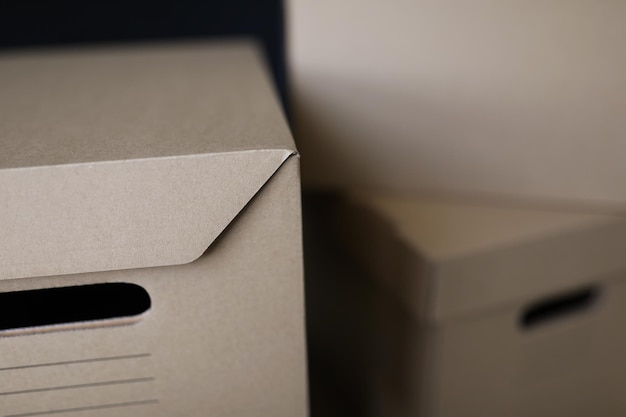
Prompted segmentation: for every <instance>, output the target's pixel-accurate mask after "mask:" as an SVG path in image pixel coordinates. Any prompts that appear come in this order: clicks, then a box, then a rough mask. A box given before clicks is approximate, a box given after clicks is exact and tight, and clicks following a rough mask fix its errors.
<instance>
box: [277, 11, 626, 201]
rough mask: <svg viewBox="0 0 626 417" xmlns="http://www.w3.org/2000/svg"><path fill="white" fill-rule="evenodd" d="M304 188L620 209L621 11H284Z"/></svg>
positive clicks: (624, 124) (623, 174) (624, 169)
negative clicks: (359, 189)
mask: <svg viewBox="0 0 626 417" xmlns="http://www.w3.org/2000/svg"><path fill="white" fill-rule="evenodd" d="M288 6H289V7H288V10H289V22H290V23H289V25H290V32H289V35H290V37H289V39H290V42H289V56H290V62H291V66H292V78H293V103H294V119H295V122H296V123H295V126H296V127H295V132H296V134H295V136H296V138H297V140H298V142H299V143H298V145H299V149H300V150H301V152H302V154H303V155H304V157H305V158H304V163H303V175H304V179H305V183H307V184H309V185H317V186H325V187H328V186H332V187H336V186H354V185H358V186H362V187H370V188H372V187H381V188H385V189H388V188H395V189H402V190H410V191H415V190H423V189H435V190H438V191H447V192H463V193H474V194H476V193H479V194H485V195H498V196H505V197H508V198H512V199H536V198H541V199H546V200H551V199H555V200H561V199H564V200H575V201H582V202H585V203H586V202H588V201H589V200H593V201H595V202H596V203H598V202H603V203H606V204H609V203H615V204H616V205H618V206H621V207H624V202H626V186H625V185H624V178H626V165H625V164H624V163H623V160H622V159H623V158H622V156H623V155H624V153H625V148H624V141H623V138H624V136H625V135H626V121H625V120H626V119H625V118H624V117H623V114H624V111H623V109H624V108H625V106H626V81H625V80H626V77H624V73H626V49H625V48H624V47H623V39H625V38H626V26H625V25H624V24H623V17H624V15H625V14H626V3H624V2H622V1H619V0H617V1H616V0H600V1H593V2H590V1H586V0H573V1H560V0H549V1H543V2H527V1H521V0H514V1H504V2H502V1H499V0H471V1H464V2H451V1H437V0H419V1H414V0H400V1H394V2H385V1H380V0H365V1H357V0H321V1H307V0H291V1H290V2H289V3H288Z"/></svg>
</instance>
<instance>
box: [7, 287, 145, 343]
mask: <svg viewBox="0 0 626 417" xmlns="http://www.w3.org/2000/svg"><path fill="white" fill-rule="evenodd" d="M150 306H151V300H150V295H148V292H147V291H146V290H145V289H144V288H142V287H140V286H139V285H136V284H129V283H122V282H114V283H102V284H91V285H78V286H71V287H57V288H44V289H37V290H26V291H13V292H5V293H0V335H16V334H28V333H39V332H46V331H54V330H68V329H78V328H91V327H101V326H115V325H123V324H130V323H133V322H137V321H139V319H140V316H141V315H142V314H143V313H145V312H146V311H148V310H149V309H150Z"/></svg>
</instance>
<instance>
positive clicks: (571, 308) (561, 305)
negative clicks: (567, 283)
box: [520, 287, 600, 329]
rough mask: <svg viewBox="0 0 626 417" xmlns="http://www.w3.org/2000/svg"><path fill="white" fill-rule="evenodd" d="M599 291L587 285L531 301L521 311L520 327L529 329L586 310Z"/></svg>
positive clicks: (591, 304)
mask: <svg viewBox="0 0 626 417" xmlns="http://www.w3.org/2000/svg"><path fill="white" fill-rule="evenodd" d="M599 292H600V291H599V290H598V288H596V287H587V288H583V289H579V290H576V291H571V292H567V293H563V294H560V295H556V296H554V297H550V298H547V299H545V300H541V301H539V302H536V303H533V304H531V305H530V306H528V307H527V308H526V309H525V310H524V312H523V313H522V316H521V320H520V322H521V327H522V328H523V329H531V328H535V327H538V326H540V325H542V324H546V323H549V322H552V321H554V320H557V319H560V318H563V317H566V316H570V315H573V314H580V313H583V312H586V311H588V310H589V309H590V308H591V307H593V305H594V304H595V302H596V300H597V299H598V295H599Z"/></svg>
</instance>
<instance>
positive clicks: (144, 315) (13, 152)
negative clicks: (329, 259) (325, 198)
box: [0, 43, 307, 417]
mask: <svg viewBox="0 0 626 417" xmlns="http://www.w3.org/2000/svg"><path fill="white" fill-rule="evenodd" d="M0 91H2V94H1V95H0V195H1V201H0V230H1V231H2V232H1V234H0V300H1V301H2V302H1V303H0V322H1V324H2V326H3V327H2V331H0V416H3V417H10V416H13V417H17V416H23V417H25V416H40V415H41V416H43V415H53V414H54V415H57V414H58V415H72V416H76V417H79V416H80V417H83V416H151V417H153V416H201V415H212V416H259V415H268V416H285V417H292V416H304V415H306V409H307V406H306V397H307V396H306V370H305V345H304V319H303V316H304V313H303V282H302V259H301V258H302V253H301V226H300V186H299V169H298V166H299V163H298V162H299V160H298V158H297V154H296V151H295V148H294V144H293V141H292V139H291V135H290V133H289V130H288V128H287V126H286V124H285V121H284V119H283V115H282V113H281V110H280V108H279V106H278V104H277V100H276V98H275V94H274V92H273V91H272V88H271V86H270V83H269V82H268V77H267V75H266V73H265V70H264V68H263V66H262V64H261V60H260V56H259V54H258V53H257V51H256V50H255V49H254V48H253V47H251V46H250V45H248V44H245V43H221V44H181V45H170V46H159V47H156V46H149V47H148V46H144V47H126V48H121V49H109V48H101V50H90V51H86V50H64V51H48V52H21V53H11V54H7V55H3V56H1V57H0ZM207 248H208V249H207ZM98 271H99V272H98ZM112 283H127V284H133V285H126V286H122V285H114V284H112ZM91 284H99V285H95V286H93V285H91ZM104 284H109V285H104ZM67 287H69V289H68V288H67ZM50 288H61V290H48V291H47V292H37V291H35V290H38V289H50ZM103 289H104V290H103ZM20 297H22V298H20ZM24 297H25V298H24ZM29 297H30V298H29ZM33 297H34V298H33ZM37 297H39V298H37ZM24 300H26V302H24ZM89 306H94V307H93V310H95V312H94V311H91V310H90V308H89ZM128 306H130V307H128ZM107 308H110V310H111V311H104V310H106V309H107ZM45 309H48V310H47V311H46V310H45ZM42 310H43V311H42ZM66 313H67V315H68V316H67V317H70V319H69V320H65V321H62V320H60V321H59V322H58V323H56V324H54V323H55V322H53V323H46V320H47V318H48V319H49V318H50V317H53V319H54V318H56V319H58V318H59V317H61V318H64V317H65V318H66V319H67V317H66V316H63V314H66ZM78 316H79V317H82V319H81V320H79V321H78V322H73V323H72V321H75V320H74V319H75V318H76V317H78ZM53 319H50V320H53Z"/></svg>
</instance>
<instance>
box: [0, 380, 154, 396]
mask: <svg viewBox="0 0 626 417" xmlns="http://www.w3.org/2000/svg"><path fill="white" fill-rule="evenodd" d="M151 381H154V377H145V378H132V379H120V380H117V381H101V382H91V383H86V384H76V385H59V386H56V387H43V388H33V389H25V390H20V391H8V392H0V396H7V395H17V394H33V393H37V392H48V391H60V390H70V389H77V388H91V387H102V386H107V385H121V384H136V383H140V382H151Z"/></svg>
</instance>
